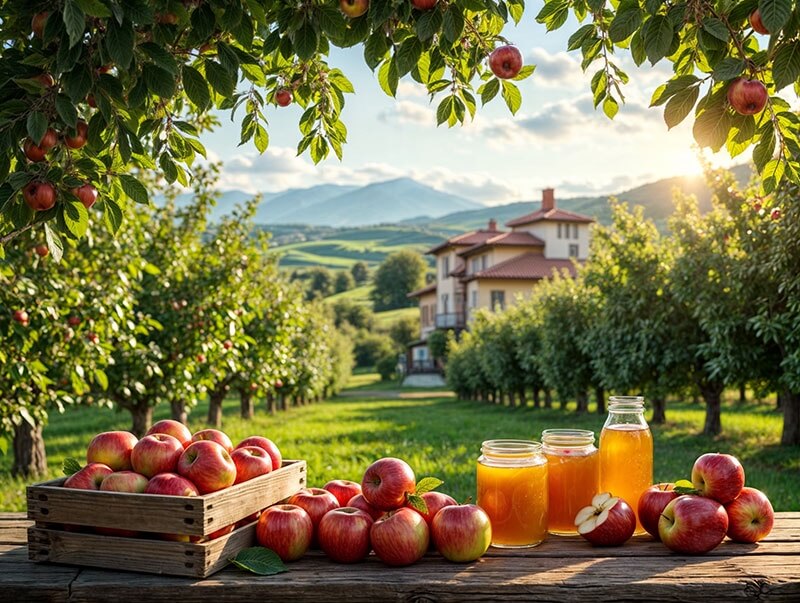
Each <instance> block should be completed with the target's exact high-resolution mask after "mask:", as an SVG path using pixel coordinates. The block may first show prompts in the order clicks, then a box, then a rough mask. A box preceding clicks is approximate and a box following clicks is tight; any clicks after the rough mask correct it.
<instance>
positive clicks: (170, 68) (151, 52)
mask: <svg viewBox="0 0 800 603" xmlns="http://www.w3.org/2000/svg"><path fill="white" fill-rule="evenodd" d="M139 50H141V51H143V52H144V53H145V54H146V55H147V56H148V57H149V58H150V60H151V61H153V63H155V64H156V65H158V66H159V67H161V69H163V70H164V71H167V72H169V73H170V74H172V75H178V62H177V61H176V60H175V57H173V56H172V55H171V54H170V53H169V52H167V51H166V50H164V49H163V48H162V47H161V46H159V45H158V44H155V43H153V42H145V43H144V44H139Z"/></svg>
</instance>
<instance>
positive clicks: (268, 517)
mask: <svg viewBox="0 0 800 603" xmlns="http://www.w3.org/2000/svg"><path fill="white" fill-rule="evenodd" d="M424 481H425V480H422V481H421V482H420V484H422V483H423V482H424ZM436 482H437V483H440V482H438V480H436ZM420 501H422V503H420ZM256 536H257V538H258V542H259V544H261V545H262V546H264V547H267V548H269V549H271V550H273V551H274V552H275V553H276V554H277V555H278V556H279V557H280V558H281V559H282V560H283V561H294V560H296V559H299V558H300V557H302V556H303V555H304V554H305V553H306V551H307V550H308V549H309V547H311V546H314V545H317V546H319V548H321V549H322V551H323V552H324V553H325V554H326V555H327V556H328V557H330V558H331V559H332V560H333V561H336V562H338V563H355V562H357V561H360V560H362V559H364V558H365V557H367V555H369V552H370V550H373V551H374V552H375V555H376V556H377V557H378V558H379V559H380V560H381V561H383V562H384V563H386V564H387V565H392V566H403V565H410V564H412V563H414V562H416V561H418V560H419V559H421V558H422V557H423V555H425V553H426V552H427V551H428V549H429V548H430V545H431V543H432V544H433V545H435V548H436V550H437V551H439V553H441V555H442V556H443V557H445V558H446V559H449V560H450V561H457V562H467V561H474V560H475V559H478V558H479V557H480V556H482V555H483V554H484V553H485V552H486V550H487V549H488V548H489V544H490V542H491V540H492V528H491V522H490V521H489V516H488V515H486V513H485V512H484V511H483V509H481V508H480V507H478V506H476V505H471V504H465V505H459V504H458V503H457V502H456V501H455V500H454V499H453V498H452V497H450V496H448V495H446V494H442V493H440V492H433V491H429V492H422V493H420V492H418V489H417V483H416V479H415V476H414V471H413V470H412V469H411V467H410V466H409V465H408V463H406V462H405V461H403V460H401V459H397V458H392V457H385V458H382V459H378V460H377V461H375V462H374V463H372V464H371V465H370V466H369V467H368V468H367V470H366V472H365V473H364V477H363V479H362V480H361V484H358V483H356V482H352V481H348V480H333V481H330V482H328V483H327V484H325V486H324V487H323V488H308V489H303V490H301V491H300V492H297V493H296V494H295V495H293V496H292V497H291V498H289V499H288V501H287V502H286V504H282V505H275V506H272V507H269V508H268V509H266V510H264V512H263V513H262V514H261V517H260V518H259V520H258V526H257V528H256Z"/></svg>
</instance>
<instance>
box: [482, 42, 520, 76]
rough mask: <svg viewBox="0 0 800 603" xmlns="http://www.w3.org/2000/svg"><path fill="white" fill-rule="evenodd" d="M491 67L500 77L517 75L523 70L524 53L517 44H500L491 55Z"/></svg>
mask: <svg viewBox="0 0 800 603" xmlns="http://www.w3.org/2000/svg"><path fill="white" fill-rule="evenodd" d="M489 69H491V70H492V73H494V74H495V75H496V76H497V77H499V78H500V79H504V80H508V79H511V78H515V77H517V75H518V74H519V72H520V71H521V70H522V53H521V52H520V51H519V48H517V47H516V46H500V47H499V48H495V49H494V50H493V51H492V54H490V55H489Z"/></svg>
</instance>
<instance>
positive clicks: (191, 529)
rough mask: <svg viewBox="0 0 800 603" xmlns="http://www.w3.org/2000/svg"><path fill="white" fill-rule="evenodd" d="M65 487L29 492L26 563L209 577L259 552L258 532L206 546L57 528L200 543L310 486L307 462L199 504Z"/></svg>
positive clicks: (245, 530) (237, 533)
mask: <svg viewBox="0 0 800 603" xmlns="http://www.w3.org/2000/svg"><path fill="white" fill-rule="evenodd" d="M64 479H66V478H62V479H57V480H52V481H48V482H44V483H41V484H35V485H32V486H28V489H27V498H28V518H29V519H33V520H34V521H35V522H36V525H35V526H34V527H32V528H30V529H29V530H28V557H29V558H30V559H31V560H33V561H51V562H55V563H70V564H75V565H87V566H93V567H103V568H111V569H122V570H132V571H142V572H150V573H157V574H174V575H179V576H194V577H206V576H209V575H211V574H212V573H214V572H215V571H218V570H220V569H222V568H223V567H224V566H225V565H226V564H227V563H228V560H229V559H230V558H231V557H234V556H236V553H238V552H239V551H240V550H242V549H244V548H247V547H249V546H253V545H254V544H255V524H250V525H247V526H244V527H241V528H239V529H237V530H234V531H233V532H231V533H230V534H227V535H225V536H222V537H219V538H215V539H214V540H210V541H206V542H197V543H194V542H171V541H166V540H161V539H158V538H157V537H151V538H148V537H142V538H124V537H117V536H105V535H99V534H94V533H86V532H89V530H87V531H86V532H83V531H67V530H64V529H63V528H62V526H61V525H60V524H70V525H77V526H91V527H102V528H117V529H126V530H135V531H138V532H152V533H155V534H181V535H185V536H189V537H192V536H193V537H195V539H197V538H199V537H202V536H208V535H209V534H211V533H213V532H215V531H217V530H219V529H221V528H224V527H225V526H229V525H231V524H233V523H236V522H237V521H239V520H241V519H244V518H245V517H247V516H249V515H252V514H253V513H255V512H256V511H260V510H261V509H264V508H265V507H268V506H270V505H273V504H275V503H277V502H279V501H281V500H284V499H285V498H287V497H289V496H291V495H292V494H294V493H295V492H297V491H298V490H300V489H301V488H304V487H305V486H306V463H305V461H284V462H283V466H282V467H281V468H280V469H278V470H276V471H273V472H271V473H269V474H267V475H262V476H260V477H257V478H255V479H252V480H249V481H246V482H243V483H241V484H237V485H236V486H232V487H230V488H226V489H225V490H220V491H218V492H212V493H211V494H204V495H202V496H160V495H152V494H128V493H124V492H101V491H99V490H76V489H71V488H63V487H61V485H62V484H63V482H64Z"/></svg>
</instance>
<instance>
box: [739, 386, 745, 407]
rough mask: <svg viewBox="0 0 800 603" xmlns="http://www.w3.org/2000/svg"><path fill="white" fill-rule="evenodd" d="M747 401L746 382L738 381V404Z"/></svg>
mask: <svg viewBox="0 0 800 603" xmlns="http://www.w3.org/2000/svg"><path fill="white" fill-rule="evenodd" d="M746 403H747V384H746V383H740V384H739V404H746Z"/></svg>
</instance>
